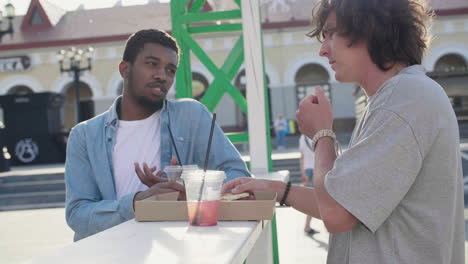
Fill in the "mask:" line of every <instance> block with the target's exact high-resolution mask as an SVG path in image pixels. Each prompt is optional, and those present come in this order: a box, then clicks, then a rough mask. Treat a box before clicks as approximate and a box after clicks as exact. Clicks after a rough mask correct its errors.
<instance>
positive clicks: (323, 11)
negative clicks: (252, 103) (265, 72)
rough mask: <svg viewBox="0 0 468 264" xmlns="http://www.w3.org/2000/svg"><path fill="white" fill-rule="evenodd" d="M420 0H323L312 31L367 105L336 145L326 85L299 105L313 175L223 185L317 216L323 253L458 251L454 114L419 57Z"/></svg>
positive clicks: (438, 259)
mask: <svg viewBox="0 0 468 264" xmlns="http://www.w3.org/2000/svg"><path fill="white" fill-rule="evenodd" d="M427 10H428V9H426V8H425V3H424V2H423V0H385V1H369V0H352V1H344V0H321V1H319V3H318V7H317V8H315V9H314V15H313V24H314V25H315V28H314V30H313V31H312V32H310V33H309V36H311V37H318V39H319V40H320V41H321V43H322V45H321V48H320V55H321V56H323V57H326V58H327V59H328V61H329V63H330V66H331V68H332V69H333V70H334V71H335V78H336V80H337V81H339V82H351V83H357V84H359V85H360V86H361V87H362V89H363V90H364V92H365V93H366V95H367V96H368V99H369V100H368V105H367V109H366V111H365V113H364V115H363V116H362V117H361V119H360V120H359V122H358V123H357V125H356V128H355V130H354V132H353V136H352V139H351V142H350V144H349V148H348V149H347V150H346V151H345V152H344V153H343V154H342V155H337V152H339V151H338V149H337V147H336V146H337V144H336V137H335V134H334V132H333V131H332V127H333V114H332V107H331V105H330V102H329V101H328V99H327V96H326V95H325V94H324V92H323V90H322V89H320V88H318V89H317V91H316V94H315V95H310V96H308V97H306V98H305V99H304V100H303V101H302V102H301V103H300V105H299V109H298V110H297V113H296V117H297V120H298V125H299V130H300V131H301V133H302V134H304V135H306V136H308V137H309V138H311V139H312V143H311V145H312V146H313V148H314V149H315V168H314V179H313V182H314V187H313V188H307V187H302V186H290V184H284V183H282V182H277V181H271V180H261V179H251V178H250V179H237V180H233V181H231V182H228V183H226V185H225V186H224V187H223V190H224V191H227V190H230V191H231V192H232V193H239V192H244V191H250V192H251V191H257V190H270V191H275V192H277V193H278V201H280V202H281V203H282V204H287V205H291V206H293V207H294V208H295V209H297V210H299V211H301V212H304V213H306V214H309V215H311V216H313V217H315V218H319V219H322V221H323V222H324V224H325V226H326V228H327V229H328V231H329V232H330V233H331V236H330V246H329V254H328V263H332V264H335V263H337V264H341V263H350V264H362V263H371V264H387V263H388V264H395V263H398V264H401V263H408V264H413V263H414V264H416V263H417V264H419V263H424V264H426V263H434V264H461V263H464V258H465V256H464V255H465V253H464V250H465V248H464V219H463V218H464V217H463V176H462V171H461V158H460V150H459V135H458V125H457V120H456V117H455V114H454V112H453V109H452V106H451V104H450V102H449V100H448V98H447V95H446V94H445V93H444V90H443V88H442V87H440V85H438V84H437V83H436V82H434V81H433V80H431V79H430V78H429V77H427V76H426V75H425V74H424V70H423V69H422V67H421V66H420V64H421V61H422V54H423V53H424V50H425V49H426V47H427V44H428V42H427V40H428V39H429V36H428V34H426V33H427V31H426V27H425V25H426V24H427V22H428V20H430V19H429V18H430V17H429V16H428V13H427Z"/></svg>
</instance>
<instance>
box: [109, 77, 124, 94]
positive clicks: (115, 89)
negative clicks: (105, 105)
mask: <svg viewBox="0 0 468 264" xmlns="http://www.w3.org/2000/svg"><path fill="white" fill-rule="evenodd" d="M122 86H123V78H122V75H120V72H118V71H116V72H115V73H114V74H113V75H112V77H111V78H110V80H109V82H108V83H107V96H108V97H110V98H115V97H117V96H118V95H120V94H121V93H120V92H121V91H119V90H120V89H121V88H120V87H122Z"/></svg>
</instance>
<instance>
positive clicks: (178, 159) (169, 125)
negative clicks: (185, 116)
mask: <svg viewBox="0 0 468 264" xmlns="http://www.w3.org/2000/svg"><path fill="white" fill-rule="evenodd" d="M167 121H168V123H167V127H168V128H169V136H170V137H171V141H172V145H173V146H174V150H175V154H176V156H177V161H178V162H179V165H180V166H182V162H181V159H180V156H179V151H177V146H176V143H175V140H174V135H173V134H172V130H171V116H170V115H169V109H168V110H167Z"/></svg>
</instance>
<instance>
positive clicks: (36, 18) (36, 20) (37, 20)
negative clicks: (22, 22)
mask: <svg viewBox="0 0 468 264" xmlns="http://www.w3.org/2000/svg"><path fill="white" fill-rule="evenodd" d="M44 23H45V21H44V18H43V17H42V16H41V13H39V10H38V9H37V8H35V9H34V11H33V14H32V16H31V20H30V21H29V24H30V25H42V24H44Z"/></svg>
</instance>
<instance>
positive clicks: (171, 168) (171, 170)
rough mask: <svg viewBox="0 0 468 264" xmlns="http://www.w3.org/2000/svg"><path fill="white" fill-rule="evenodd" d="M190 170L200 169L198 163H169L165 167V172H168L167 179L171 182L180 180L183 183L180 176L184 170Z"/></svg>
mask: <svg viewBox="0 0 468 264" xmlns="http://www.w3.org/2000/svg"><path fill="white" fill-rule="evenodd" d="M190 170H199V168H198V165H184V166H179V165H168V166H166V167H164V172H165V173H166V176H167V179H168V180H169V182H178V183H180V184H182V183H183V182H182V179H181V178H180V177H181V175H182V172H184V171H190Z"/></svg>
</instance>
